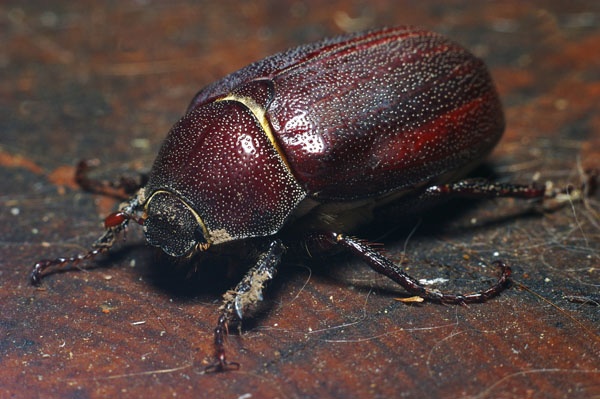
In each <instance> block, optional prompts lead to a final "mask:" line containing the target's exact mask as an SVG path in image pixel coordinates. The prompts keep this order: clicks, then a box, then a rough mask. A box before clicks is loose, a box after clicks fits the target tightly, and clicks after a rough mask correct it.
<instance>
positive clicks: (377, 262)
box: [316, 233, 511, 304]
mask: <svg viewBox="0 0 600 399" xmlns="http://www.w3.org/2000/svg"><path fill="white" fill-rule="evenodd" d="M316 239H317V240H325V241H327V242H329V244H337V245H340V246H342V247H343V248H344V249H346V250H348V251H349V252H351V253H353V254H354V255H356V256H358V257H359V258H360V259H362V260H363V261H364V262H366V263H367V264H368V265H369V266H371V268H372V269H374V270H375V271H377V272H379V273H381V274H383V275H385V276H387V277H389V278H390V279H391V280H393V281H394V282H396V283H398V284H399V285H400V286H402V288H404V289H405V290H406V291H408V292H409V293H410V294H412V295H415V296H418V297H421V298H424V299H427V300H430V301H433V302H438V303H448V304H467V303H478V302H485V301H486V300H488V299H489V298H491V297H493V296H496V295H498V294H499V293H500V292H502V291H503V290H504V288H505V287H506V285H507V283H508V279H509V277H510V274H511V270H510V267H508V266H507V265H506V264H504V263H503V262H499V261H498V262H495V264H496V265H497V266H498V267H499V268H500V271H501V272H500V277H499V278H498V281H497V282H496V283H495V284H494V285H492V286H491V287H489V288H488V289H486V290H484V291H480V292H474V293H469V294H447V293H443V292H440V291H438V290H435V289H431V288H428V287H426V286H424V285H423V284H421V283H419V282H418V281H417V280H416V279H414V278H413V277H411V276H409V275H408V274H407V273H406V272H404V271H403V270H402V269H401V268H400V267H399V266H398V265H396V264H395V263H394V262H392V261H391V260H390V259H388V258H386V257H385V256H384V255H383V254H382V253H381V252H379V251H377V250H376V249H374V248H373V247H371V246H370V245H368V244H367V243H365V242H363V241H361V240H359V239H356V238H353V237H349V236H346V235H343V234H337V233H323V234H319V236H318V237H316Z"/></svg>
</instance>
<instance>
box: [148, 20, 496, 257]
mask: <svg viewBox="0 0 600 399" xmlns="http://www.w3.org/2000/svg"><path fill="white" fill-rule="evenodd" d="M503 129H504V119H503V113H502V108H501V104H500V101H499V99H498V96H497V93H496V91H495V89H494V86H493V84H492V81H491V79H490V76H489V73H488V72H487V69H486V67H485V66H484V64H483V62H482V61H481V60H479V59H477V58H476V57H474V56H473V55H472V54H471V53H469V52H468V51H466V50H465V49H464V48H462V47H460V46H458V45H457V44H455V43H453V42H451V41H449V40H448V39H446V38H444V37H443V36H441V35H439V34H436V33H432V32H429V31H425V30H420V29H416V28H410V27H400V28H393V29H385V30H379V31H373V32H368V33H363V34H353V35H346V36H341V37H338V38H335V39H332V40H325V41H322V42H320V43H316V44H310V45H305V46H300V47H297V48H294V49H291V50H288V51H285V52H282V53H279V54H276V55H274V56H271V57H268V58H266V59H264V60H262V61H259V62H256V63H254V64H251V65H249V66H247V67H245V68H243V69H241V70H239V71H237V72H235V73H233V74H231V75H229V76H227V77H225V78H224V79H222V80H220V81H218V82H216V83H214V84H212V85H210V86H208V87H206V88H205V89H203V90H202V91H200V92H199V93H198V94H197V95H196V97H195V98H194V100H193V101H192V103H191V104H190V106H189V108H188V111H187V113H186V115H185V116H184V117H183V118H182V119H181V120H180V121H179V122H178V123H177V124H176V125H175V126H174V127H173V129H172V130H171V132H170V134H169V136H168V138H167V139H166V141H165V144H164V145H163V147H162V149H161V151H160V153H159V156H158V158H157V160H156V161H155V164H154V167H153V170H152V172H151V176H150V180H149V183H148V185H147V187H146V190H145V193H144V194H145V198H144V200H145V201H148V202H147V204H146V210H147V212H148V214H149V218H148V220H147V222H146V223H145V224H144V229H145V231H146V236H147V238H148V241H149V242H150V243H152V244H154V245H157V246H161V245H162V246H163V249H165V246H164V243H165V242H166V241H167V240H168V239H167V236H170V237H171V238H170V239H177V240H180V241H181V242H180V243H179V244H178V245H177V247H178V249H177V250H172V251H170V252H169V250H167V249H165V250H166V251H167V252H168V253H171V254H174V255H180V254H182V253H184V252H186V251H187V250H189V249H190V248H191V246H193V245H194V243H197V242H198V240H199V238H198V231H197V226H196V224H198V225H200V226H201V227H202V229H201V230H202V233H203V235H204V239H206V241H208V242H211V243H220V242H226V241H231V240H235V239H243V238H247V237H255V236H268V235H272V234H275V233H277V232H278V231H280V229H281V228H282V227H283V226H284V225H285V224H286V223H287V222H288V221H290V220H291V219H293V218H294V217H299V216H303V215H305V214H311V212H313V213H314V212H315V209H317V210H320V211H318V212H317V214H316V215H315V217H316V218H321V219H322V218H324V217H330V218H332V219H335V217H336V215H337V214H338V213H342V212H346V213H347V212H348V210H350V211H352V209H354V208H359V207H363V206H364V204H365V203H371V205H370V207H371V208H372V207H373V206H376V205H377V202H385V201H389V200H390V199H392V198H395V197H397V194H398V193H402V192H410V191H411V190H415V189H416V188H419V187H423V186H425V185H429V184H433V183H437V182H440V181H445V180H449V179H452V178H456V177H458V176H460V175H461V174H464V173H465V172H466V171H467V170H468V169H470V168H472V167H473V166H475V165H476V164H477V163H478V162H479V161H480V160H481V159H482V158H483V157H485V156H486V155H487V154H488V153H489V152H490V151H491V149H492V148H493V147H494V145H495V144H496V143H497V141H498V140H499V138H500V136H501V135H502V132H503ZM149 198H150V200H148V199H149ZM159 200H160V201H159ZM328 205H331V206H328ZM342 210H343V211H342ZM177 218H181V219H187V220H188V221H187V222H185V223H183V222H182V223H181V224H180V225H179V226H173V222H172V221H173V220H174V219H177ZM344 220H346V219H344ZM354 222H355V221H349V222H348V225H349V226H348V227H351V226H350V225H352V224H353V223H354ZM344 223H345V222H344V221H342V222H338V225H337V227H339V228H344ZM178 229H179V230H181V231H178ZM174 236H175V237H176V238H173V237H174ZM181 237H184V238H181ZM201 240H202V238H200V241H201ZM161 243H162V244H161Z"/></svg>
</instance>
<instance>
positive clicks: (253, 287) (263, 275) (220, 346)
mask: <svg viewBox="0 0 600 399" xmlns="http://www.w3.org/2000/svg"><path fill="white" fill-rule="evenodd" d="M283 251H284V246H283V243H282V242H281V240H279V239H277V240H274V241H273V242H271V244H270V245H269V248H268V249H267V250H266V251H265V252H264V253H263V254H261V255H260V257H259V258H258V261H257V262H256V265H254V266H253V267H252V268H251V269H250V270H249V271H248V273H246V275H245V276H244V278H242V281H240V282H239V283H238V285H237V286H236V287H235V288H234V289H233V290H230V291H227V292H226V293H225V295H223V305H222V306H221V308H220V310H221V312H222V313H221V315H220V316H219V320H218V321H217V326H216V327H215V338H214V344H215V362H214V363H213V364H211V365H210V366H208V367H207V368H206V369H205V371H206V372H219V371H228V370H237V369H239V367H240V365H239V363H236V362H229V361H228V360H227V358H226V356H225V336H226V335H227V333H228V326H229V323H230V322H231V321H233V320H234V319H237V320H240V321H241V320H242V317H243V315H244V312H245V311H246V310H248V309H250V308H251V307H253V306H255V305H256V304H257V303H258V302H260V301H262V299H263V294H262V291H263V289H264V288H265V285H266V284H267V283H268V282H269V281H270V280H272V279H273V277H275V273H276V271H277V265H279V263H280V262H281V256H282V255H283Z"/></svg>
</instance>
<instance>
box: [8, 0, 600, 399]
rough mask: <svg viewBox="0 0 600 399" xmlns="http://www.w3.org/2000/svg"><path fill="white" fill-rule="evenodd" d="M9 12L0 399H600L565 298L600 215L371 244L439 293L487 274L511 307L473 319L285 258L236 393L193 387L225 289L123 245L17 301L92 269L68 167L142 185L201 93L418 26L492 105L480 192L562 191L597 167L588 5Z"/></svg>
mask: <svg viewBox="0 0 600 399" xmlns="http://www.w3.org/2000/svg"><path fill="white" fill-rule="evenodd" d="M23 3H24V2H21V1H4V2H3V3H2V4H1V5H0V68H1V70H2V79H0V132H1V133H0V206H1V207H0V210H1V212H0V308H1V312H0V397H1V398H35V397H44V398H49V397H55V398H99V397H112V398H114V397H162V398H166V397H212V398H219V397H222V398H250V397H252V398H276V397H277V398H301V397H302V398H305V397H312V398H317V397H318V398H350V397H385V398H390V397H407V398H423V397H445V398H523V397H531V398H591V397H600V356H599V355H600V338H599V334H600V327H599V326H600V324H599V323H600V307H599V306H595V305H594V304H580V303H572V302H569V301H567V300H565V298H564V295H571V294H575V295H583V294H590V293H596V294H597V292H598V287H599V285H600V261H599V260H600V244H599V241H600V240H599V236H600V227H599V220H598V217H597V212H598V209H599V206H598V196H596V197H594V198H591V199H590V201H589V202H588V204H587V207H586V206H584V205H583V204H576V205H574V206H573V207H567V208H564V209H562V210H559V211H557V212H554V213H550V214H546V215H542V216H540V215H533V216H532V215H528V216H525V215H519V213H520V212H521V210H523V209H524V206H523V204H521V203H519V202H515V201H510V200H506V201H494V202H480V203H468V204H466V203H454V204H450V205H448V206H447V207H446V208H444V209H443V210H442V211H441V212H440V213H441V214H442V215H444V217H443V218H435V217H429V218H427V219H425V220H424V221H423V223H422V224H421V225H420V226H419V228H418V229H417V232H416V234H415V235H413V236H412V237H411V238H410V239H409V240H407V237H408V235H409V232H410V231H411V229H412V227H414V225H410V226H405V227H404V228H402V229H399V230H398V231H396V232H393V233H392V234H390V235H388V236H387V237H385V238H384V239H383V242H384V243H385V244H386V247H387V249H388V252H389V255H390V256H391V257H392V258H394V259H397V260H399V259H400V257H401V252H402V250H403V248H404V247H406V255H407V257H408V259H409V260H410V270H409V271H410V273H411V274H413V275H415V276H417V277H426V278H436V277H445V278H449V279H451V281H450V282H449V283H447V284H443V285H442V286H440V288H443V289H444V290H460V289H465V290H467V289H473V288H475V287H481V286H483V285H485V284H488V283H489V281H490V280H491V278H492V277H493V275H494V272H493V271H492V270H491V268H489V267H487V268H485V267H482V264H485V262H488V261H489V260H492V259H494V254H495V252H498V256H499V257H501V258H502V259H506V260H507V261H509V262H511V264H512V265H513V268H514V284H513V287H512V288H511V289H509V290H508V291H506V292H505V293H503V294H502V295H501V296H500V297H498V298H496V299H494V300H491V301H489V302H488V303H485V304H480V305H472V306H469V307H460V306H442V305H435V304H430V303H424V304H417V305H406V304H403V303H400V302H397V301H395V300H394V298H397V297H399V296H402V295H403V293H402V290H401V289H399V288H398V287H396V286H395V285H394V284H392V283H390V282H388V281H387V280H386V279H385V278H383V277H381V276H379V275H377V274H376V273H374V272H373V271H371V270H370V269H369V268H368V267H366V266H364V265H363V264H361V263H359V262H356V261H353V260H352V259H349V258H345V257H335V258H330V259H326V260H321V261H308V260H305V259H289V258H288V259H287V261H286V263H285V265H284V266H283V267H282V269H281V272H280V274H279V276H278V279H277V281H276V282H274V283H273V284H272V285H271V286H270V289H269V291H268V293H267V301H266V302H265V306H264V307H263V308H262V309H261V311H260V312H258V315H257V317H256V318H254V319H252V320H248V323H246V324H245V329H244V332H243V333H242V335H241V336H237V335H234V336H231V337H230V338H229V340H228V348H229V351H230V356H231V357H232V358H234V359H235V360H238V361H239V362H240V363H241V364H242V367H241V369H240V371H237V372H231V373H228V374H213V375H202V374H201V373H200V372H201V370H202V369H203V367H204V364H205V362H206V361H207V360H209V359H210V355H211V353H212V342H211V339H212V328H213V324H214V322H215V318H216V316H217V313H218V312H217V308H218V301H219V298H220V293H221V292H222V291H223V290H225V289H226V288H227V287H228V286H230V285H232V284H234V281H233V280H228V279H227V278H226V276H225V275H224V273H223V272H222V271H220V270H202V271H201V272H200V275H199V276H197V277H195V278H192V279H191V280H186V279H185V278H184V275H185V273H173V274H172V273H170V272H171V269H165V267H162V268H161V264H160V263H161V262H162V260H161V258H160V257H158V256H157V254H156V252H155V251H153V250H151V249H150V248H148V247H147V246H145V245H144V244H143V241H142V238H141V236H140V234H139V231H138V230H136V229H132V230H131V232H130V234H129V241H128V244H126V245H124V246H121V249H120V250H119V251H116V252H115V253H114V254H113V256H111V257H108V258H104V260H101V261H100V262H98V263H97V264H96V266H97V267H95V268H94V269H93V270H90V271H86V272H71V273H55V274H53V275H51V276H49V277H48V278H46V279H45V280H44V281H43V285H42V286H41V287H40V288H35V287H32V286H31V285H29V283H28V274H29V271H30V268H31V265H32V264H33V262H34V261H36V260H38V259H40V258H48V257H54V256H60V255H70V254H73V253H76V252H78V251H81V250H82V249H83V248H85V247H87V246H88V245H89V244H90V243H91V242H93V240H94V239H95V238H96V237H97V235H98V234H99V233H100V231H101V224H100V218H101V216H102V215H106V214H107V213H108V212H110V211H111V210H112V209H114V207H115V205H116V204H115V202H114V201H112V200H107V199H102V198H97V197H94V196H92V195H89V194H86V193H83V192H81V191H80V190H78V189H77V188H76V187H75V186H74V183H73V181H72V172H73V165H75V164H76V162H77V161H78V160H79V159H82V158H84V159H87V158H100V159H102V161H103V164H102V167H101V168H100V169H99V170H98V171H97V173H98V174H99V175H101V176H104V177H110V176H116V175H120V174H122V173H123V172H124V171H125V172H127V171H136V170H141V169H144V168H148V167H149V166H150V165H151V162H152V160H153V157H154V154H155V153H156V151H157V149H158V147H159V145H160V143H161V140H162V139H163V138H164V136H165V134H166V132H167V131H168V129H169V127H170V125H171V124H172V123H174V122H175V121H176V120H177V119H178V117H179V116H180V115H181V113H182V112H183V111H184V110H185V107H186V106H187V104H188V102H189V100H190V99H191V98H192V96H193V94H194V93H195V92H196V91H197V90H198V89H199V88H201V87H202V86H203V85H205V84H208V83H210V82H211V81H213V80H215V79H217V78H219V77H221V76H222V75H224V74H225V73H228V72H231V71H233V70H236V69H238V68H239V67H241V66H243V65H245V64H247V63H249V62H251V61H254V60H257V59H260V58H262V57H264V56H266V55H269V54H272V53H274V52H276V51H279V50H282V49H284V48H287V47H290V46H294V45H297V44H300V43H304V42H309V41H314V40H317V39H320V38H322V37H324V36H331V35H335V34H339V33H342V32H345V31H350V30H357V29H362V28H366V27H376V26H382V25H398V24H416V25H422V26H425V27H428V28H431V29H433V30H436V31H439V32H442V33H445V34H447V35H449V36H450V37H452V38H453V39H455V40H457V41H459V42H461V43H463V44H464V45H465V46H466V47H468V48H470V49H472V50H473V51H474V52H475V53H476V54H478V55H479V56H480V57H482V58H483V59H485V60H486V62H487V63H488V64H489V66H490V68H491V71H492V74H493V76H494V78H495V80H496V83H497V85H498V88H499V91H500V93H501V96H502V98H503V101H504V103H505V106H506V114H507V124H508V127H507V131H506V135H505V137H504V139H503V141H502V143H501V145H500V146H499V147H498V149H497V151H496V152H495V153H494V154H493V156H492V157H491V158H490V161H489V164H488V166H489V168H490V169H489V170H493V171H494V173H495V174H496V175H498V176H499V177H500V178H502V179H507V180H513V181H520V182H529V181H531V179H532V178H533V177H534V176H536V175H538V174H539V179H540V180H541V181H545V180H552V181H554V182H556V183H557V184H566V183H568V182H572V183H577V182H578V181H579V172H578V170H579V168H580V166H581V165H583V167H590V166H595V167H599V166H600V157H599V154H600V133H599V132H600V57H599V56H598V55H599V54H600V5H599V3H598V2H596V1H587V2H584V1H569V2H565V1H560V0H554V1H543V2H541V1H540V2H521V1H506V2H467V1H451V2H446V3H445V4H444V5H440V4H438V3H437V2H434V1H421V2H419V5H415V2H408V1H372V0H369V1H330V2H318V1H312V2H300V1H293V2H292V1H282V0H277V1H254V2H206V3H204V4H198V3H194V4H192V2H184V1H176V2H133V1H114V2H105V3H104V4H103V5H100V3H99V2H94V1H78V2H73V1H53V2H42V1H29V2H26V3H25V4H23ZM238 3H241V4H238ZM488 173H489V172H488ZM594 212H596V213H594ZM449 215H451V216H449ZM473 221H475V223H472V222H473Z"/></svg>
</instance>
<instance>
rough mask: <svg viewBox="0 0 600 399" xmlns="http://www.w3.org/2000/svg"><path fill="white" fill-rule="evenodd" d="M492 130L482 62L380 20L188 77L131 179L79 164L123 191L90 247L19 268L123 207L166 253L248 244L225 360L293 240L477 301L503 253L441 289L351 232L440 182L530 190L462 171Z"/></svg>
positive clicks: (114, 221) (496, 134) (445, 191)
mask: <svg viewBox="0 0 600 399" xmlns="http://www.w3.org/2000/svg"><path fill="white" fill-rule="evenodd" d="M503 130H504V115H503V111H502V105H501V102H500V99H499V97H498V94H497V92H496V89H495V87H494V84H493V82H492V79H491V77H490V74H489V72H488V70H487V68H486V66H485V65H484V63H483V62H482V61H481V60H480V59H478V58H476V57H475V56H474V55H472V54H471V53H470V52H468V51H467V50H465V49H464V48H463V47H461V46H459V45H458V44H456V43H454V42H452V41H450V40H449V39H447V38H445V37H444V36H442V35H439V34H437V33H433V32H430V31H427V30H423V29H419V28H414V27H396V28H388V29H381V30H373V31H369V32H364V33H356V34H348V35H344V36H339V37H337V38H333V39H328V40H324V41H321V42H318V43H314V44H308V45H303V46H300V47H296V48H293V49H290V50H288V51H284V52H282V53H279V54H276V55H273V56H271V57H268V58H265V59H263V60H262V61H258V62H255V63H253V64H251V65H249V66H247V67H245V68H243V69H241V70H239V71H237V72H234V73H232V74H230V75H228V76H226V77H225V78H223V79H222V80H219V81H217V82H216V83H213V84H211V85H209V86H207V87H205V88H204V89H203V90H201V91H200V92H199V93H198V94H197V95H196V96H195V97H194V98H193V100H192V102H191V104H190V105H189V107H188V109H187V111H186V113H185V115H184V116H183V117H182V118H181V119H180V120H179V121H178V122H177V123H176V124H175V125H174V126H173V127H172V129H171V131H170V132H169V134H168V136H167V138H166V139H165V141H164V143H163V144H162V147H161V149H160V151H159V153H158V156H157V158H156V160H155V162H154V165H153V167H152V169H151V171H150V173H149V177H148V179H147V181H144V182H140V183H132V184H124V181H121V183H120V184H118V185H116V186H114V185H111V184H110V183H108V182H97V181H93V180H91V179H88V178H87V177H86V173H85V171H86V169H87V167H88V166H89V165H88V164H85V163H83V164H81V165H80V168H79V171H78V174H77V180H78V181H79V183H80V184H81V185H82V186H83V187H84V188H88V189H90V190H92V191H97V192H103V193H111V192H113V191H112V190H114V189H115V188H118V187H119V186H121V187H123V186H126V187H127V188H128V189H129V190H132V191H134V190H133V189H135V190H137V192H135V194H133V196H131V198H129V199H128V200H127V201H126V202H124V203H123V204H122V205H121V206H120V207H119V210H118V211H117V212H115V213H112V214H111V215H109V216H108V217H106V219H105V228H106V229H105V232H104V234H103V235H102V236H101V237H100V238H99V239H98V240H97V241H96V242H95V244H94V246H93V248H92V249H91V250H89V251H88V252H87V253H83V254H79V255H76V256H72V257H68V258H58V259H54V260H41V261H39V262H37V263H36V264H35V265H34V268H33V271H32V274H31V280H32V282H33V283H39V281H40V280H41V278H42V275H43V274H45V272H46V271H47V269H49V268H52V267H62V266H65V265H67V264H69V263H78V262H81V261H83V260H87V259H91V258H93V257H95V256H96V255H98V254H100V253H102V252H105V251H107V250H109V249H110V248H111V247H112V246H113V244H114V242H115V240H116V237H117V236H118V235H119V234H120V233H122V232H123V231H124V230H125V228H126V227H127V225H128V223H129V222H130V221H133V222H135V223H138V224H139V225H141V226H142V229H143V232H144V235H145V238H146V240H147V241H148V243H149V244H150V245H152V246H155V247H159V248H161V249H162V250H163V251H164V252H165V253H166V254H168V255H170V256H172V257H176V258H186V257H192V256H196V255H198V256H201V255H202V253H203V252H206V251H212V250H215V249H218V248H220V247H221V248H222V247H224V246H226V245H229V244H231V243H233V244H234V245H235V244H236V243H251V245H252V246H253V247H254V248H256V249H257V251H258V253H259V255H258V256H257V259H256V263H255V265H254V266H253V267H252V268H250V270H249V271H248V273H247V274H246V275H245V277H244V278H243V279H242V281H241V282H240V283H239V284H238V285H237V286H236V287H235V288H234V289H233V290H231V291H229V292H227V293H226V294H225V295H224V302H223V305H222V307H221V314H220V316H219V319H218V321H217V326H216V328H215V331H214V344H215V351H216V353H215V355H216V359H215V363H214V364H212V365H211V366H210V367H209V371H223V370H229V369H236V368H238V367H239V364H238V363H235V362H230V361H228V360H227V358H226V355H225V349H224V339H225V336H226V334H227V328H228V325H229V324H230V323H232V322H233V321H235V320H238V321H241V319H242V317H243V316H244V314H245V312H246V311H247V310H248V309H249V308H250V307H251V306H252V305H254V304H256V303H257V302H258V301H260V300H262V291H263V288H264V286H265V284H266V283H267V282H268V281H269V280H271V279H272V278H273V277H274V275H275V272H276V270H277V267H278V265H279V264H280V263H281V261H282V258H283V257H284V253H285V251H286V248H288V247H289V246H290V245H294V243H301V244H302V245H303V246H304V247H306V248H307V249H308V250H309V251H310V252H311V253H312V252H315V251H324V252H325V251H331V250H334V249H336V248H337V249H341V250H345V251H347V252H350V253H352V254H354V255H356V256H357V257H358V258H360V259H362V260H363V261H364V262H365V263H367V264H368V265H369V266H370V267H372V268H373V269H374V270H376V271H377V272H379V273H382V274H384V275H386V276H387V277H389V278H390V279H392V280H393V281H395V282H396V283H398V284H399V285H401V286H402V287H403V288H405V289H406V290H407V291H408V292H409V293H410V294H412V295H414V296H418V297H421V298H424V299H427V300H430V301H433V302H440V303H454V304H466V303H474V302H483V301H485V300H487V299H489V298H490V297H492V296H494V295H497V294H498V293H500V292H501V291H502V290H503V289H504V287H505V286H506V282H507V281H508V279H509V276H510V273H511V270H510V268H509V267H508V266H507V265H505V264H504V263H502V262H497V265H498V267H499V269H500V277H499V279H498V281H497V282H496V283H495V284H494V285H492V286H491V287H489V288H487V289H485V290H483V291H481V292H476V293H471V294H464V295H463V294H448V293H442V292H440V291H438V290H436V289H432V288H428V287H426V286H424V285H422V284H420V283H419V282H418V280H416V279H414V278H412V277H410V276H409V275H407V274H406V273H405V272H404V271H403V270H402V269H401V268H400V267H399V266H398V265H396V264H395V263H394V262H393V261H391V260H390V259H388V258H387V257H385V256H384V255H383V253H382V252H381V251H380V250H379V249H376V248H375V247H374V246H372V245H371V244H369V243H368V242H366V241H364V240H360V239H358V238H356V237H355V236H354V234H356V232H357V231H358V230H359V229H360V228H361V227H362V226H365V225H368V224H373V223H379V222H380V221H382V220H390V218H391V219H393V220H400V219H401V218H402V217H403V216H404V215H406V214H407V213H413V212H417V211H420V210H422V209H425V208H427V207H428V206H431V205H434V204H436V203H438V202H439V201H440V200H443V199H445V198H449V197H452V196H468V197H480V198H481V197H485V198H490V197H518V198H528V199H534V200H542V199H543V198H544V197H545V196H546V193H545V190H544V188H543V187H536V186H533V185H513V184H498V183H492V182H488V181H485V180H481V179H463V177H464V176H465V175H466V174H467V173H468V172H469V171H471V170H472V169H473V168H474V167H475V166H477V165H478V164H479V163H480V162H481V161H482V160H483V159H484V158H485V157H486V156H487V155H488V154H489V153H490V151H491V150H492V149H493V148H494V146H495V145H496V144H497V142H498V141H499V139H500V137H501V136H502V133H503ZM461 179H462V180H461ZM227 248H231V246H227ZM232 252H234V251H232Z"/></svg>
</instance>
